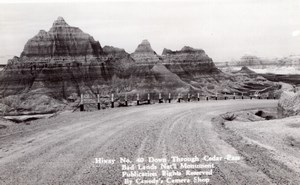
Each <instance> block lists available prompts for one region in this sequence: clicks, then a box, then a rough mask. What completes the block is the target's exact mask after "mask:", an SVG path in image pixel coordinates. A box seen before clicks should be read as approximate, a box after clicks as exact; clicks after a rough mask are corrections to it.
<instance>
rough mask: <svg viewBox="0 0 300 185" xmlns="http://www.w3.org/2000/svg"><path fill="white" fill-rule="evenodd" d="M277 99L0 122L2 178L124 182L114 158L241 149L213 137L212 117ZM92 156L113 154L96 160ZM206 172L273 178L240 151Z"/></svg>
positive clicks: (238, 178)
mask: <svg viewBox="0 0 300 185" xmlns="http://www.w3.org/2000/svg"><path fill="white" fill-rule="evenodd" d="M276 106H277V101H275V100H227V101H209V102H204V101H202V102H192V103H180V104H179V103H171V104H155V105H145V106H134V107H128V108H115V109H107V110H102V111H95V112H76V113H70V112H68V113H63V114H60V115H58V116H56V117H53V118H51V119H45V120H37V121H33V122H31V123H30V124H29V125H25V124H22V125H18V127H13V128H11V129H9V128H6V129H1V132H0V184H14V185H17V184H18V185H22V184H28V185H33V184H37V185H43V184H64V185H65V184H70V185H71V184H106V185H113V184H124V178H123V177H122V170H121V165H120V160H119V159H120V157H123V158H128V159H130V160H131V161H132V163H133V164H135V163H136V162H135V160H136V159H138V158H141V157H142V158H144V159H148V157H153V158H167V159H170V158H171V157H172V156H180V157H194V156H199V157H203V156H205V155H208V156H214V155H217V156H227V155H232V156H240V153H239V151H238V150H237V149H236V148H234V146H232V145H231V144H228V142H226V141H225V140H223V139H222V137H220V136H219V134H218V131H217V129H216V128H215V127H216V125H214V124H212V122H211V119H212V118H213V117H215V116H217V115H219V114H223V113H226V112H235V111H239V110H244V109H254V108H270V107H276ZM258 157H259V156H258ZM95 158H103V159H115V160H116V161H115V164H100V165H96V164H95ZM278 174H279V175H280V169H279V172H278ZM185 177H186V176H185V175H183V176H180V177H178V178H185ZM285 177H286V175H285ZM172 178H173V179H176V178H177V177H172ZM209 179H210V181H209V183H208V184H218V185H219V184H220V185H224V184H247V185H249V184H255V185H256V184H276V183H274V180H273V179H272V178H271V177H270V175H269V174H268V173H265V172H264V170H263V169H259V168H258V167H256V166H255V165H251V163H248V162H247V161H245V159H243V156H241V160H239V161H237V162H232V163H226V162H216V163H215V167H214V168H213V175H212V176H209ZM133 184H137V182H133ZM162 184H184V183H176V182H174V183H167V182H163V183H162ZM185 184H186V183H185ZM190 184H192V183H190ZM194 184H205V183H194ZM291 184H292V183H291Z"/></svg>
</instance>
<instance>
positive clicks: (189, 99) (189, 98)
mask: <svg viewBox="0 0 300 185" xmlns="http://www.w3.org/2000/svg"><path fill="white" fill-rule="evenodd" d="M190 101H191V97H190V93H188V102H190Z"/></svg>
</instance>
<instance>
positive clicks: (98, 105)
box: [97, 94, 100, 110]
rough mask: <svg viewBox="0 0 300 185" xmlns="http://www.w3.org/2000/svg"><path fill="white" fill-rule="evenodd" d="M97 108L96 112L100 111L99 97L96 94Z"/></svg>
mask: <svg viewBox="0 0 300 185" xmlns="http://www.w3.org/2000/svg"><path fill="white" fill-rule="evenodd" d="M97 107H98V110H100V95H99V94H97Z"/></svg>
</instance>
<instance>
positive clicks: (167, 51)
mask: <svg viewBox="0 0 300 185" xmlns="http://www.w3.org/2000/svg"><path fill="white" fill-rule="evenodd" d="M179 53H201V54H204V53H205V52H204V50H202V49H194V48H192V47H190V46H184V47H183V48H182V49H181V50H179V51H172V50H170V49H167V48H164V50H163V52H162V55H169V54H179Z"/></svg>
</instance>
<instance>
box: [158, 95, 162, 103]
mask: <svg viewBox="0 0 300 185" xmlns="http://www.w3.org/2000/svg"><path fill="white" fill-rule="evenodd" d="M158 102H159V103H162V100H161V93H159V94H158Z"/></svg>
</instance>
